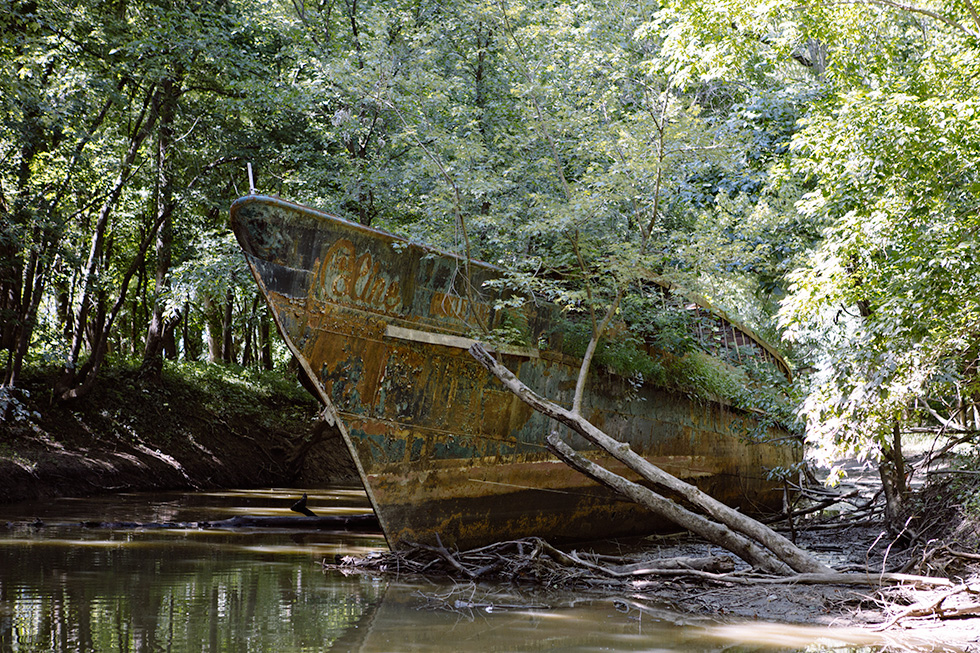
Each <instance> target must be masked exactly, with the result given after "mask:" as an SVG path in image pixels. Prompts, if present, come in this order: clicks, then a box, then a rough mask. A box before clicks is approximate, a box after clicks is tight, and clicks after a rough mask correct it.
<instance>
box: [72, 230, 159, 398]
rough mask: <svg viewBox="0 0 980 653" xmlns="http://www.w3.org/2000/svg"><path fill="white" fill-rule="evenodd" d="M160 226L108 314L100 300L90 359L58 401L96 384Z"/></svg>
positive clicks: (147, 238) (140, 253) (143, 246)
mask: <svg viewBox="0 0 980 653" xmlns="http://www.w3.org/2000/svg"><path fill="white" fill-rule="evenodd" d="M159 228H160V222H159V219H158V221H156V222H155V223H154V224H153V225H152V227H151V228H150V229H149V230H148V233H147V234H146V236H145V237H144V238H143V242H141V243H140V247H139V250H138V251H137V252H136V255H135V257H134V258H133V261H132V263H130V265H129V269H128V270H126V273H125V274H124V275H123V278H122V281H121V283H120V289H119V295H118V296H117V297H116V301H115V302H114V303H113V305H112V308H111V309H109V311H108V312H107V313H106V312H105V309H104V302H103V301H100V316H99V319H98V320H97V326H98V331H97V334H96V335H95V337H94V338H93V341H92V354H91V355H90V356H89V358H88V360H87V361H86V362H85V365H83V366H82V367H81V368H80V369H79V371H78V374H74V375H73V376H72V381H73V383H72V384H71V385H69V386H67V387H64V388H61V389H60V391H59V392H58V393H57V394H56V398H57V399H58V400H59V401H69V400H72V399H79V398H81V397H84V396H85V395H87V394H88V393H89V392H91V391H92V388H93V387H94V386H95V381H96V379H97V378H98V375H99V371H100V370H101V369H102V363H103V362H104V361H105V356H106V353H107V352H108V350H109V336H110V335H111V334H112V325H113V323H114V322H115V320H116V317H117V316H118V315H119V311H120V309H122V307H123V306H124V305H125V303H126V293H127V291H128V290H129V283H130V281H131V280H132V278H133V275H134V274H136V270H137V269H139V266H140V265H141V264H142V261H143V259H144V258H145V257H146V252H147V250H148V249H149V248H150V243H152V242H153V241H154V239H155V238H156V234H157V230H158V229H159Z"/></svg>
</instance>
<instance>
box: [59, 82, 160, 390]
mask: <svg viewBox="0 0 980 653" xmlns="http://www.w3.org/2000/svg"><path fill="white" fill-rule="evenodd" d="M158 115H159V102H158V101H157V89H156V86H155V85H153V86H151V87H150V88H149V90H148V91H147V93H146V96H145V98H144V104H143V109H142V112H141V114H140V116H139V118H138V119H137V121H136V127H135V129H134V130H133V133H132V135H131V136H130V140H129V147H128V149H127V150H126V154H125V155H124V156H123V160H122V162H121V163H120V166H119V172H118V174H117V176H116V180H115V182H114V183H113V185H112V188H111V190H110V191H109V194H108V195H107V196H106V199H105V201H104V202H103V204H102V208H101V209H100V210H99V217H98V220H97V221H96V224H95V229H94V233H93V234H92V244H91V247H90V248H89V256H88V261H87V262H86V264H85V269H84V272H83V273H82V294H81V298H80V303H79V311H78V317H77V319H76V321H75V332H74V335H73V337H72V343H71V350H70V351H69V354H68V363H67V365H66V366H65V369H64V371H63V374H62V377H61V378H60V379H59V380H58V381H57V382H56V383H55V394H56V395H64V394H65V393H66V392H68V390H69V389H70V388H71V387H72V385H74V382H75V374H76V369H75V368H76V366H77V364H78V359H79V355H80V353H81V349H82V340H83V338H84V334H85V331H86V329H87V328H88V312H89V310H90V304H91V301H92V300H91V298H92V294H93V292H95V287H96V284H95V279H96V274H97V271H98V268H99V261H100V259H101V258H102V247H103V244H104V241H105V235H106V230H107V227H108V224H109V217H110V216H111V215H112V212H113V210H114V209H115V207H116V204H117V203H118V202H119V198H120V196H121V195H122V191H123V188H124V187H125V185H126V183H127V182H128V181H129V174H130V171H131V170H132V167H133V164H134V163H135V162H136V158H137V157H138V156H139V151H140V148H141V147H142V145H143V142H144V141H145V140H146V138H147V137H148V136H149V135H150V132H151V131H152V130H153V127H154V125H155V124H156V120H157V117H158ZM153 231H154V233H155V231H156V230H153ZM93 353H94V351H93ZM103 355H104V352H103Z"/></svg>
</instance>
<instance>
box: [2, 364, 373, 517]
mask: <svg viewBox="0 0 980 653" xmlns="http://www.w3.org/2000/svg"><path fill="white" fill-rule="evenodd" d="M54 374H55V371H54V370H31V371H29V372H28V373H27V374H26V375H25V378H24V381H23V383H22V384H21V387H20V389H19V390H18V394H17V399H18V401H19V406H18V410H17V411H16V412H15V413H14V414H12V415H11V416H10V417H9V418H8V419H7V420H6V421H4V422H0V502H7V503H9V502H14V501H24V500H37V499H45V498H52V497H57V496H85V495H92V494H100V493H107V492H131V491H148V490H171V489H186V488H193V489H209V488H255V487H271V486H282V485H290V486H317V485H319V486H323V485H327V484H343V483H357V482H358V481H357V477H356V470H355V468H354V465H353V462H352V461H351V460H350V456H349V454H348V453H347V451H346V448H345V447H344V446H343V443H342V442H341V441H340V439H339V437H337V436H336V435H335V434H334V433H332V432H330V431H327V430H325V429H323V428H321V427H320V426H319V424H318V422H317V419H316V416H317V412H318V405H317V402H316V401H315V400H314V399H313V398H312V397H310V395H309V394H308V393H307V392H306V391H305V390H303V389H302V388H301V387H300V385H299V383H298V382H295V381H293V380H289V379H287V378H286V375H284V374H283V373H282V372H275V373H257V372H249V371H245V370H242V369H240V368H239V369H233V368H225V367H222V366H217V365H205V364H187V363H180V364H168V365H167V367H166V368H165V370H164V373H163V376H162V379H161V381H160V383H148V382H146V381H144V380H142V379H141V378H140V376H139V371H138V369H137V368H136V367H132V366H116V367H113V368H110V369H107V370H105V371H104V373H103V377H102V379H101V382H100V383H99V384H98V386H97V387H96V388H95V390H94V391H93V392H92V393H91V395H89V396H87V397H85V398H84V399H83V400H80V401H77V402H75V403H63V404H59V403H52V402H51V400H50V396H51V391H50V388H51V387H52V384H53V381H54V378H55V377H54ZM307 454H310V455H307Z"/></svg>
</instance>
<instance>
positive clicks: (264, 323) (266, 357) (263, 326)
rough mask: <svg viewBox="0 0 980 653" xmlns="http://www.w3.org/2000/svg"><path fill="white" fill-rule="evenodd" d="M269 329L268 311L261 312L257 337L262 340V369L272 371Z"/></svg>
mask: <svg viewBox="0 0 980 653" xmlns="http://www.w3.org/2000/svg"><path fill="white" fill-rule="evenodd" d="M270 331H271V329H270V327H269V311H268V310H264V311H262V319H261V321H260V322H259V337H260V338H261V340H262V368H263V369H266V370H272V368H273V360H272V337H271V333H270Z"/></svg>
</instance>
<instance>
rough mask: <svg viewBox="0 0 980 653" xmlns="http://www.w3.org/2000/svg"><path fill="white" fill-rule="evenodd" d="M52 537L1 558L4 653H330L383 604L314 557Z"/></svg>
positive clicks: (366, 583) (14, 547)
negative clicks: (313, 651)
mask: <svg viewBox="0 0 980 653" xmlns="http://www.w3.org/2000/svg"><path fill="white" fill-rule="evenodd" d="M46 535H47V536H48V539H44V540H41V539H34V538H33V537H31V538H30V539H27V538H23V539H22V538H17V539H16V541H10V542H7V543H5V546H3V547H2V548H0V568H2V569H3V570H4V572H3V574H2V577H0V650H11V649H16V648H24V647H26V648H28V649H30V650H52V651H67V650H71V651H100V652H102V651H157V650H201V649H205V650H211V651H235V652H238V651H248V650H277V651H289V650H293V649H299V648H303V647H310V646H315V647H316V648H325V647H328V646H329V645H330V642H332V641H333V640H335V639H336V638H337V637H339V636H340V635H342V634H343V633H344V632H345V631H346V630H347V629H348V628H349V627H350V626H351V625H352V624H354V623H356V622H357V620H358V619H359V618H360V617H361V615H362V613H363V612H364V611H365V609H366V607H367V606H369V605H371V604H372V603H373V602H374V601H375V600H377V598H378V594H379V592H380V588H379V587H378V586H377V585H376V584H373V583H372V582H371V580H370V579H367V578H364V577H350V578H347V577H342V576H339V575H333V574H331V575H324V573H323V572H322V571H321V569H320V568H319V567H318V566H316V565H314V564H313V561H312V560H311V558H310V557H309V556H308V555H307V556H303V555H295V556H292V555H283V554H277V555H272V554H269V553H263V552H250V551H241V550H240V548H241V545H242V544H243V543H245V544H247V545H252V544H256V545H258V544H260V542H257V541H255V539H257V538H258V537H259V536H250V535H244V536H243V535H236V536H231V537H229V538H213V537H209V538H207V539H206V540H197V539H196V537H197V535H198V534H195V539H194V540H190V539H188V538H186V537H184V536H180V535H177V536H173V535H172V534H171V536H170V537H168V538H166V539H164V538H161V539H151V538H152V537H153V535H158V534H153V535H150V536H149V537H148V536H147V535H148V534H146V533H112V534H109V535H106V534H104V533H100V534H94V533H85V535H86V536H87V537H88V538H89V539H88V541H83V540H79V539H77V538H78V534H77V533H71V534H69V533H61V535H62V537H64V538H65V539H60V540H59V539H53V537H54V534H53V533H46ZM243 537H244V538H255V539H247V540H244V541H243ZM69 538H70V539H69ZM97 538H104V539H97ZM232 538H233V539H234V540H235V541H234V545H232V543H231V541H230V540H231V539H232ZM11 539H14V538H11ZM221 540H229V541H227V542H223V541H221ZM262 543H268V540H267V539H265V541H264V542H262Z"/></svg>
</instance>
